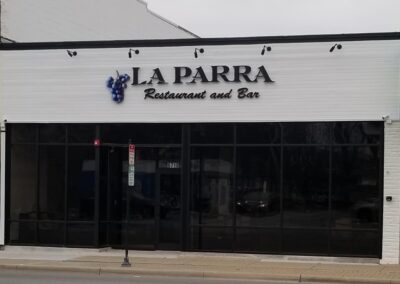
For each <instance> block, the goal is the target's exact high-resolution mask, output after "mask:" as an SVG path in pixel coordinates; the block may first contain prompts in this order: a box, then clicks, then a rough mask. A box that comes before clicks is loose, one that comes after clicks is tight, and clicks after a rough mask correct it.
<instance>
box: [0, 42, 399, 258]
mask: <svg viewBox="0 0 400 284" xmlns="http://www.w3.org/2000/svg"><path fill="white" fill-rule="evenodd" d="M334 44H335V42H314V43H279V44H271V47H272V51H271V52H266V53H265V54H264V55H261V54H260V52H261V50H262V48H263V45H261V44H245V45H205V46H202V47H203V48H204V53H198V58H195V57H194V54H193V53H194V51H195V48H199V46H171V47H155V46H153V47H140V48H138V49H139V50H140V53H139V54H133V55H132V58H129V57H128V50H129V48H95V49H90V48H83V49H74V50H76V51H77V56H74V57H70V56H68V55H67V52H66V49H41V50H40V49H39V50H9V51H8V50H2V51H0V62H1V63H0V75H1V76H0V93H1V94H2V97H1V102H2V103H1V104H2V106H3V111H2V113H3V117H2V121H4V120H7V122H8V123H23V122H33V123H34V122H39V123H40V122H52V123H53V122H54V123H56V122H72V123H80V122H148V123H149V122H160V123H163V122H274V121H299V122H301V121H382V120H383V119H385V120H386V121H387V123H386V124H385V149H384V198H383V203H384V204H383V207H384V212H383V240H382V260H381V261H382V263H399V261H400V245H399V244H400V217H399V216H400V40H379V41H346V42H343V43H342V45H343V48H342V49H341V50H338V49H336V50H334V52H332V53H331V52H329V49H330V48H331V47H332V46H333V45H334ZM211 66H227V67H228V68H229V72H226V74H225V75H226V76H227V79H228V80H232V79H233V78H234V76H235V75H234V66H250V67H251V68H252V71H251V72H249V74H248V76H249V77H250V78H251V79H254V78H256V75H257V73H258V70H259V69H258V68H259V67H260V66H263V67H264V68H265V69H266V70H267V72H268V75H269V76H270V78H271V79H272V80H273V81H274V82H273V83H271V82H264V77H259V78H258V82H245V80H244V78H243V76H241V82H240V83H238V82H224V80H223V79H222V78H221V77H218V80H219V82H218V83H217V82H214V83H212V82H201V80H200V79H199V78H198V77H196V78H195V79H194V81H195V83H193V84H191V83H188V82H190V81H192V80H193V76H194V75H195V74H196V72H197V71H198V70H199V69H196V68H200V67H201V68H202V69H201V70H203V71H204V75H205V77H206V78H207V79H208V80H211V78H212V77H213V75H212V67H211ZM175 67H178V68H180V67H188V68H190V70H192V75H191V76H188V77H185V78H182V81H183V83H182V84H176V83H174V81H175V80H176V79H175V76H176V73H175V72H176V68H175ZM132 68H140V71H139V73H138V74H139V81H138V82H142V81H144V80H146V81H148V80H149V78H150V77H151V76H153V81H154V84H152V85H150V84H144V85H135V86H133V85H131V83H132V82H133V81H134V78H132V77H133V73H134V72H133V69H132ZM157 68H158V70H159V71H160V73H161V74H162V76H163V79H164V81H165V84H156V82H159V81H160V80H155V79H154V69H157ZM182 70H183V69H182ZM196 70H197V71H196ZM116 71H118V72H119V73H120V74H125V73H126V74H129V75H130V77H131V81H130V82H129V85H128V86H127V88H126V90H125V99H124V101H123V102H122V103H120V104H117V103H115V102H113V101H112V100H111V93H110V90H109V89H107V87H106V81H107V78H108V77H109V76H113V77H115V76H116V75H115V74H116ZM157 77H158V78H159V79H160V76H159V75H158V76H157ZM203 81H204V80H203ZM148 88H155V89H156V90H157V92H158V93H164V94H165V93H166V92H168V91H169V92H174V93H182V92H186V93H190V92H194V93H203V92H204V94H205V98H204V99H151V98H147V99H145V90H146V89H148ZM239 88H248V89H249V91H252V92H258V93H259V97H258V98H244V99H238V97H237V90H238V89H239ZM230 90H232V93H231V97H230V98H226V99H212V98H211V97H212V94H213V93H227V92H229V91H230ZM2 145H4V143H3V144H2ZM3 149H4V147H3ZM2 157H4V155H3V156H2ZM3 175H4V173H3ZM2 180H3V181H4V178H3V179H2ZM2 193H3V194H4V185H3V186H2ZM386 196H392V197H393V200H392V201H386V199H385V197H386ZM3 200H4V199H3ZM3 206H4V204H3ZM3 210H4V207H3ZM3 216H4V215H3ZM0 224H1V223H0ZM3 228H4V226H3ZM3 235H4V232H3ZM0 241H1V239H0Z"/></svg>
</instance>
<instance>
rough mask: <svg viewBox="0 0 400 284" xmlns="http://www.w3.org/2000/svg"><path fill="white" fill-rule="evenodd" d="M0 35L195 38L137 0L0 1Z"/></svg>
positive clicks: (25, 39)
mask: <svg viewBox="0 0 400 284" xmlns="http://www.w3.org/2000/svg"><path fill="white" fill-rule="evenodd" d="M1 36H2V37H5V38H8V39H11V40H14V41H16V42H54V41H92V40H133V39H167V38H168V39H171V38H193V37H196V36H195V35H194V34H192V33H190V32H188V31H186V30H184V29H183V28H181V27H179V26H178V25H175V24H173V23H171V22H169V21H167V20H165V19H163V18H161V17H160V16H158V15H156V14H154V13H152V12H151V11H149V10H148V9H147V4H146V3H145V2H143V1H141V0H113V1H107V0H71V1H59V0H56V1H55V0H12V1H9V0H1Z"/></svg>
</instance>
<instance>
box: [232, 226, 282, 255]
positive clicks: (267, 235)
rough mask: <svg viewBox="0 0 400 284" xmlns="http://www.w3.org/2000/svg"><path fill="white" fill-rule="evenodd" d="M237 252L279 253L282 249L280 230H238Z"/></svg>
mask: <svg viewBox="0 0 400 284" xmlns="http://www.w3.org/2000/svg"><path fill="white" fill-rule="evenodd" d="M235 244H236V245H235V251H242V252H258V253H259V252H265V253H278V252H280V248H281V234H280V230H279V229H278V230H268V229H244V228H237V229H236V243H235Z"/></svg>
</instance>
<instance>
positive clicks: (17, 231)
mask: <svg viewBox="0 0 400 284" xmlns="http://www.w3.org/2000/svg"><path fill="white" fill-rule="evenodd" d="M10 243H11V244H35V243H36V222H11V223H10Z"/></svg>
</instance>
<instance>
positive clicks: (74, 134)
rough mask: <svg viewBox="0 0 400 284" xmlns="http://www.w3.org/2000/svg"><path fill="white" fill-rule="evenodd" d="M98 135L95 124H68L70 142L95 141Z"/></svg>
mask: <svg viewBox="0 0 400 284" xmlns="http://www.w3.org/2000/svg"><path fill="white" fill-rule="evenodd" d="M95 137H96V125H95V124H70V125H68V143H91V144H92V143H93V142H94V139H95Z"/></svg>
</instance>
